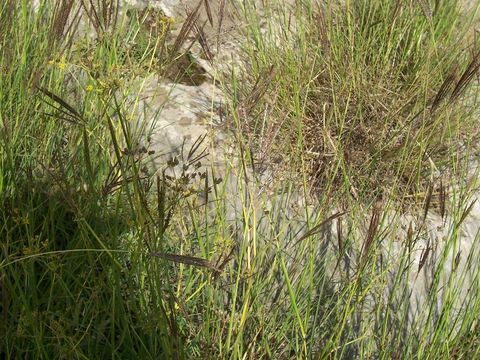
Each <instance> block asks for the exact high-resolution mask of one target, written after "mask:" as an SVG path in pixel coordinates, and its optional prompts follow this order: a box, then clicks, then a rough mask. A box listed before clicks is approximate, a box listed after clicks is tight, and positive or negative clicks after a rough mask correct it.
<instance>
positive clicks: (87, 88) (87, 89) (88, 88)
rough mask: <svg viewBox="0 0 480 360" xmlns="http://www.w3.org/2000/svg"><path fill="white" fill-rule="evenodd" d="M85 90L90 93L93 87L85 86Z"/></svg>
mask: <svg viewBox="0 0 480 360" xmlns="http://www.w3.org/2000/svg"><path fill="white" fill-rule="evenodd" d="M85 90H86V91H87V92H90V91H92V90H93V85H87V87H86V88H85Z"/></svg>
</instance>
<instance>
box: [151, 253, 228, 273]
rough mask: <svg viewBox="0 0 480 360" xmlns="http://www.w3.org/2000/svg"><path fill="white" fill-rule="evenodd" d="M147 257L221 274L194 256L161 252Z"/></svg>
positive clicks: (210, 264) (207, 262) (218, 270)
mask: <svg viewBox="0 0 480 360" xmlns="http://www.w3.org/2000/svg"><path fill="white" fill-rule="evenodd" d="M149 255H150V256H154V257H158V258H161V259H164V260H168V261H172V262H175V263H180V264H185V265H192V266H197V267H203V268H207V269H210V270H212V271H214V272H221V270H220V269H218V268H217V267H216V266H215V265H214V264H212V263H211V262H210V261H208V260H206V259H202V258H199V257H195V256H189V255H177V254H169V253H161V252H154V253H150V254H149Z"/></svg>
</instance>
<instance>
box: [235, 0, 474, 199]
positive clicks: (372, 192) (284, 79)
mask: <svg viewBox="0 0 480 360" xmlns="http://www.w3.org/2000/svg"><path fill="white" fill-rule="evenodd" d="M285 8H286V7H284V9H285ZM288 11H290V14H288V13H287V12H288ZM247 12H248V9H247ZM474 14H475V9H468V10H466V9H465V8H462V7H461V2H459V1H456V0H452V1H438V2H435V4H433V3H430V2H424V1H421V2H413V1H393V0H392V1H362V0H359V1H345V2H341V3H332V2H327V3H325V4H318V3H316V2H308V1H307V2H302V3H301V5H298V6H296V7H295V8H294V9H291V10H280V14H278V13H277V15H276V16H272V18H273V19H275V20H273V21H272V23H273V24H275V22H276V25H270V26H268V25H267V26H265V28H266V29H262V28H260V27H258V26H257V25H258V24H257V23H256V22H255V21H253V24H252V25H250V28H249V32H248V33H247V38H248V39H251V42H249V43H248V44H247V45H246V50H247V53H249V54H250V61H251V63H252V73H253V74H254V81H255V85H254V88H253V90H252V88H249V89H248V88H247V90H245V89H244V91H246V92H249V91H251V92H252V93H253V94H257V95H258V94H265V97H264V99H263V100H262V99H261V97H258V96H257V98H256V99H255V101H257V102H258V103H261V104H262V105H259V104H258V103H257V104H253V103H252V104H249V101H250V102H252V100H253V99H254V98H255V97H253V98H252V97H249V95H248V96H245V99H244V100H243V103H242V102H240V105H239V107H241V108H242V109H241V110H242V111H240V112H239V113H240V114H245V113H250V114H249V115H242V116H244V118H242V124H244V125H242V126H243V129H244V130H246V131H247V132H248V133H249V134H250V138H253V139H256V140H255V141H252V147H253V148H254V151H255V155H257V157H258V158H259V159H264V160H267V161H268V160H270V161H272V158H271V157H270V158H268V156H266V155H267V154H268V153H269V151H266V149H271V148H272V147H273V148H275V149H276V150H277V151H273V153H274V154H276V156H277V154H278V152H280V153H281V154H283V157H284V162H287V163H288V166H289V165H290V164H292V165H293V167H295V168H296V169H297V170H300V172H301V171H303V170H306V171H308V174H309V180H310V182H311V183H312V185H313V187H315V188H317V189H318V190H320V191H321V192H324V193H329V192H331V191H340V192H341V193H349V194H351V195H352V196H353V197H354V198H355V199H357V200H362V199H363V200H367V201H371V200H378V199H380V198H382V196H383V195H382V194H383V193H386V194H389V195H386V197H388V196H391V195H392V194H393V193H396V195H395V196H398V197H400V198H402V197H404V196H405V195H406V196H411V195H412V194H416V193H418V192H425V190H426V186H428V183H429V182H430V181H431V180H432V177H437V176H439V175H445V174H448V173H449V172H450V169H452V167H453V165H454V163H455V162H456V161H458V159H457V155H458V153H459V152H461V150H462V149H464V148H465V146H468V144H469V143H471V142H472V141H474V139H476V138H477V136H478V130H477V126H476V117H475V116H476V112H475V104H476V95H475V91H474V90H473V86H474V84H475V83H476V75H475V74H476V73H477V71H478V69H479V66H480V58H479V53H478V51H479V50H478V42H477V40H476V38H475V37H474V36H473V32H472V23H473V19H474ZM247 16H250V15H247ZM256 26H257V27H256ZM266 99H268V100H266ZM260 109H262V110H260ZM264 109H268V112H267V113H263V114H261V116H257V115H259V114H258V113H259V112H260V111H263V110H264ZM272 139H275V140H272ZM280 139H282V141H279V140H280ZM285 140H286V141H285ZM270 153H272V152H271V151H270ZM273 160H275V159H273ZM277 161H278V159H277Z"/></svg>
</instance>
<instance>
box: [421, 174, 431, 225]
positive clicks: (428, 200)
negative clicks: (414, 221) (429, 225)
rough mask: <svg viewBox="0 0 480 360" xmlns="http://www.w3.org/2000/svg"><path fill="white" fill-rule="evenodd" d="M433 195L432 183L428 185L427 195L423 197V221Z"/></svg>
mask: <svg viewBox="0 0 480 360" xmlns="http://www.w3.org/2000/svg"><path fill="white" fill-rule="evenodd" d="M432 197H433V184H432V183H430V184H429V185H428V191H427V196H426V198H425V204H424V206H423V221H425V219H426V218H427V214H428V210H430V204H431V203H432Z"/></svg>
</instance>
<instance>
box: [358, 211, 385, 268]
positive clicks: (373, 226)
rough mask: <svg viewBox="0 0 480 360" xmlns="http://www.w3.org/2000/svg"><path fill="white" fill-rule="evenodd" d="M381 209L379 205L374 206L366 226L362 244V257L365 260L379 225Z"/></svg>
mask: <svg viewBox="0 0 480 360" xmlns="http://www.w3.org/2000/svg"><path fill="white" fill-rule="evenodd" d="M380 219H381V209H380V207H379V206H374V208H373V213H372V217H371V218H370V225H369V226H368V231H367V238H366V240H365V242H364V243H363V246H362V258H363V259H364V260H365V259H366V258H367V256H368V253H369V251H370V248H371V247H372V244H373V240H375V236H376V234H377V233H378V227H379V225H380Z"/></svg>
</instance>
